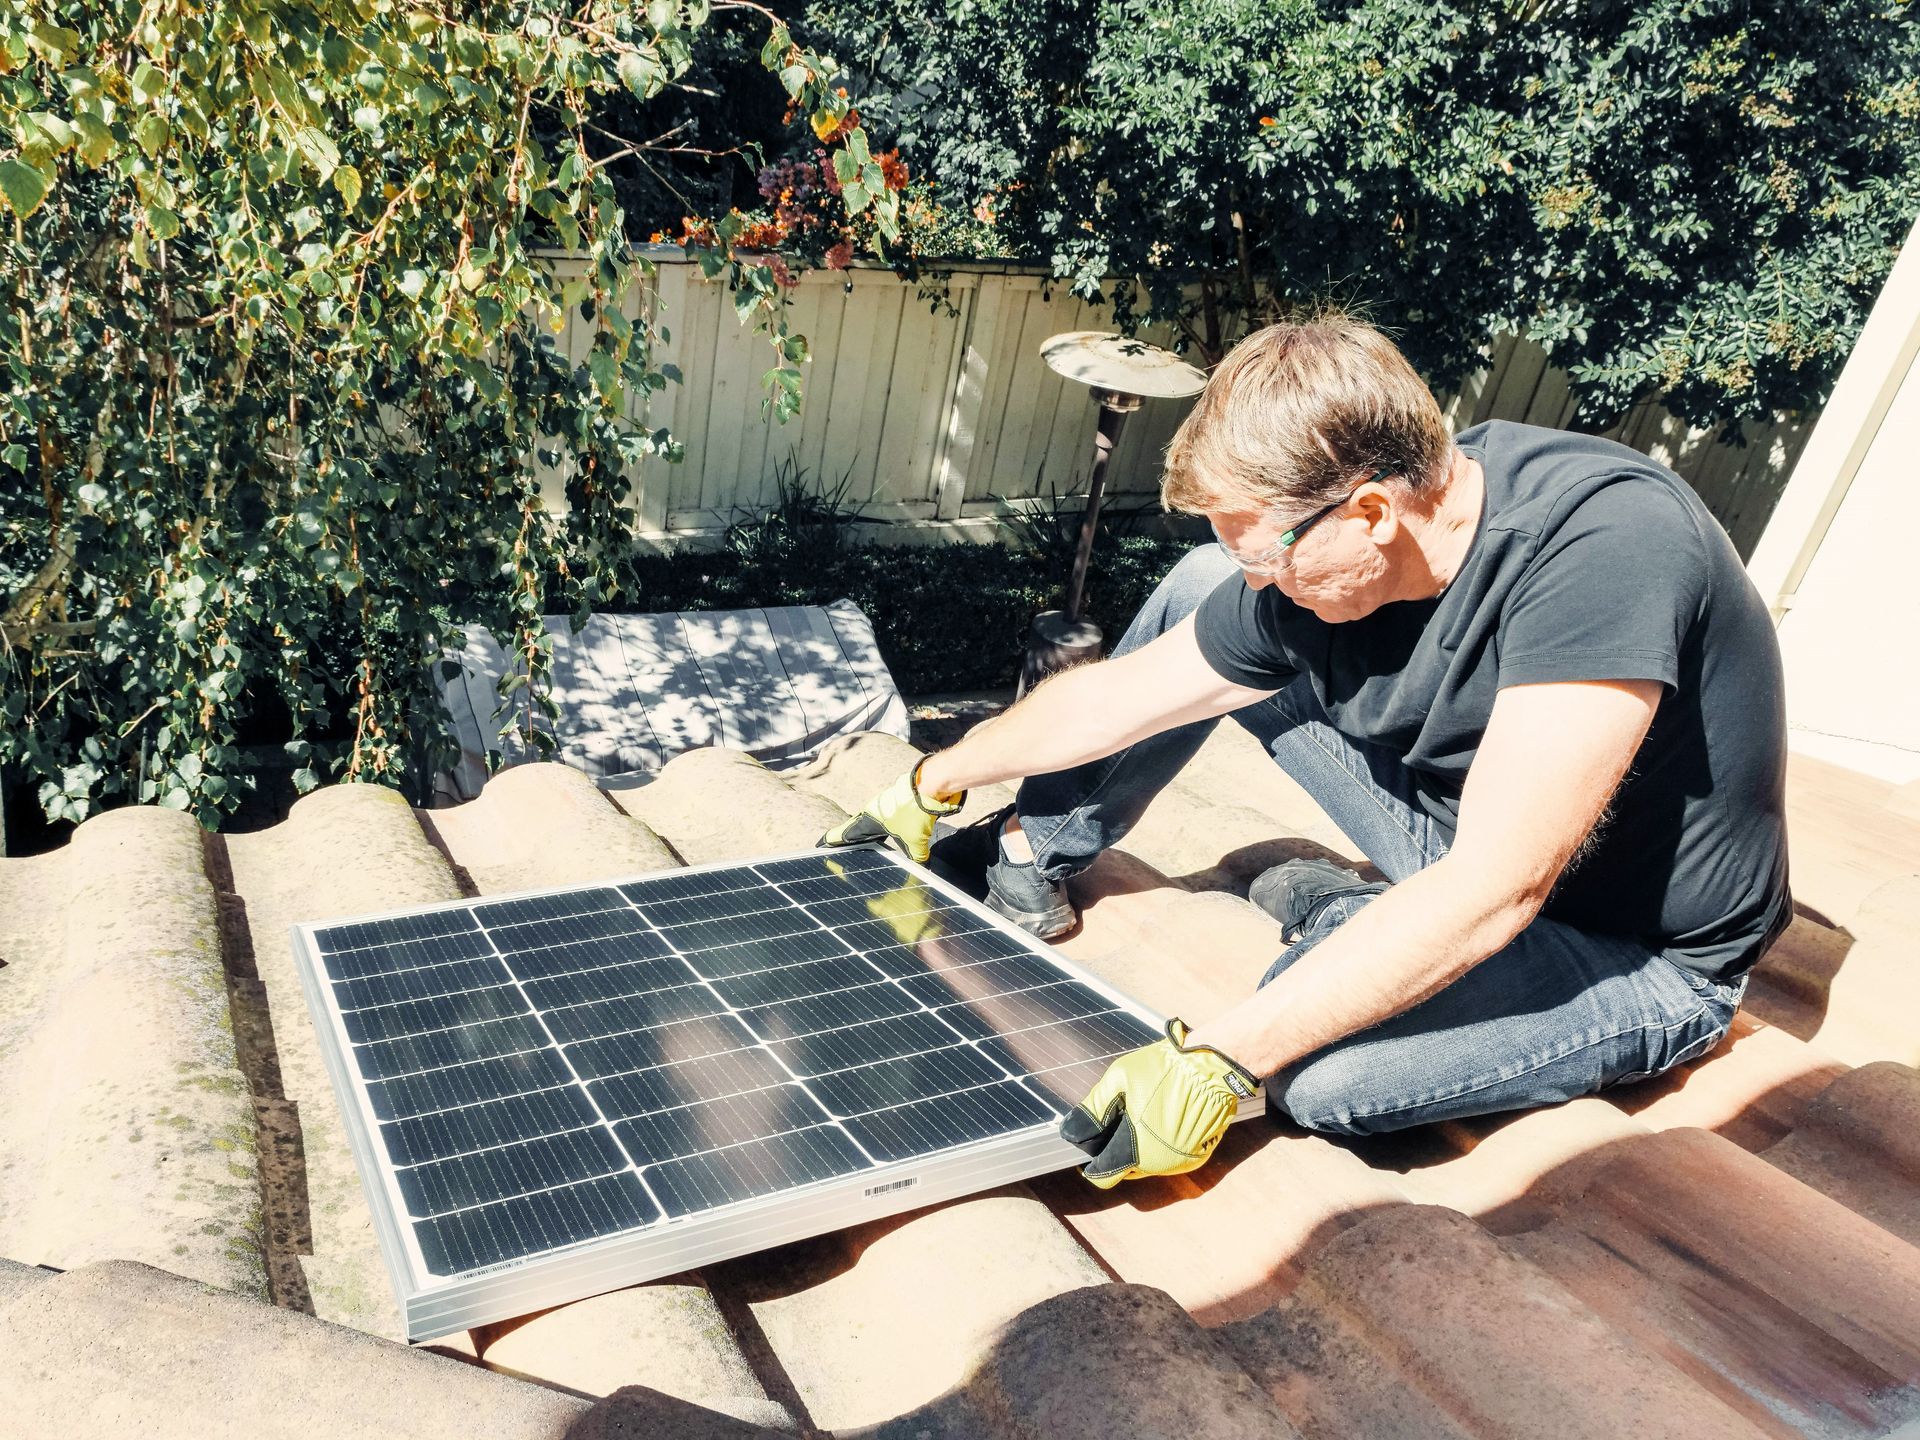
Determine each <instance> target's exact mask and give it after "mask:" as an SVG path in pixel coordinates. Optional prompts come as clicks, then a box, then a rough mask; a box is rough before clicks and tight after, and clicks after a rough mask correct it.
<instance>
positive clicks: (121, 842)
mask: <svg viewBox="0 0 1920 1440" xmlns="http://www.w3.org/2000/svg"><path fill="white" fill-rule="evenodd" d="M200 834H201V832H200V828H199V827H198V826H197V825H195V824H194V822H193V821H192V820H191V819H189V818H188V817H187V816H185V815H182V814H179V813H177V812H175V811H170V810H158V809H151V808H149V809H137V810H119V811H114V812H111V813H109V814H105V815H102V816H99V817H98V818H96V819H93V820H89V821H88V822H87V823H86V824H84V825H82V826H80V827H79V829H78V830H76V831H75V832H74V836H73V839H72V841H71V842H70V843H69V844H68V845H67V846H66V848H65V849H63V850H61V851H59V852H57V853H56V854H54V855H51V856H43V857H37V858H34V859H31V860H25V861H22V860H6V861H0V874H6V875H9V876H19V877H20V878H22V879H27V878H30V883H31V886H32V888H33V890H34V891H35V892H36V893H35V899H34V901H33V903H32V905H31V906H29V907H23V908H24V909H25V910H26V912H27V914H28V915H30V916H31V917H32V918H31V919H30V920H29V921H28V925H23V926H21V928H19V929H17V930H14V931H13V934H12V937H11V938H10V940H9V942H8V953H7V955H6V960H7V964H6V968H5V969H4V970H0V1114H4V1115H5V1116H6V1117H7V1121H6V1124H5V1125H3V1126H0V1254H10V1255H16V1256H21V1257H24V1258H26V1259H29V1260H32V1261H34V1262H36V1263H41V1264H48V1265H55V1266H60V1267H70V1266H74V1265H82V1264H85V1263H86V1262H88V1261H90V1260H97V1259H104V1258H107V1257H109V1256H120V1257H123V1258H124V1257H130V1258H137V1259H141V1260H145V1261H148V1262H150V1263H152V1264H155V1265H165V1266H168V1267H169V1268H171V1269H173V1270H176V1271H179V1272H181V1273H184V1274H189V1275H193V1276H196V1277H198V1278H201V1279H204V1280H208V1281H211V1282H213V1283H215V1284H219V1285H224V1286H227V1287H229V1288H232V1289H235V1290H241V1291H247V1292H250V1293H254V1294H264V1293H265V1285H264V1276H263V1271H262V1267H261V1261H260V1241H259V1230H260V1199H259V1189H258V1186H257V1184H256V1181H255V1177H254V1117H253V1107H252V1103H251V1101H250V1099H249V1097H248V1092H247V1086H246V1082H245V1080H244V1079H243V1077H242V1076H241V1074H240V1072H239V1069H238V1066H237V1061H236V1057H235V1053H234V1040H233V1032H232V1028H231V1025H230V1022H229V1018H228V1006H227V988H226V979H225V972H224V970H223V967H222V963H221V952H220V936H219V920H218V911H217V908H216V905H215V902H214V894H213V889H212V887H211V886H210V885H209V884H208V883H207V879H206V875H205V873H204V871H203V869H202V867H201V855H200ZM16 867H18V868H17V869H16ZM7 923H8V924H9V925H10V926H12V925H19V924H20V920H19V919H15V920H13V921H10V922H7ZM29 927H30V928H29Z"/></svg>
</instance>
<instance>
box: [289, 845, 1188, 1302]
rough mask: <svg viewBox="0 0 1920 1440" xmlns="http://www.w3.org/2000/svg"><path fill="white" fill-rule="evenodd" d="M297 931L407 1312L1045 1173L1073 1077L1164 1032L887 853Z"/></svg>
mask: <svg viewBox="0 0 1920 1440" xmlns="http://www.w3.org/2000/svg"><path fill="white" fill-rule="evenodd" d="M388 922H393V923H391V924H389V923H388ZM656 922H657V923H656ZM323 929H324V932H325V934H324V939H325V942H326V944H325V954H324V958H323V955H322V936H321V931H322V930H323ZM495 931H498V939H497V941H496V939H495V936H494V932H495ZM302 932H304V937H303V938H302V939H300V940H299V941H298V943H297V944H296V953H297V954H299V955H300V956H301V958H302V967H303V968H302V985H303V987H304V988H306V989H307V994H308V1001H309V1004H310V1005H311V1006H313V1007H314V1010H315V1017H316V1020H318V1021H321V1022H322V1023H321V1028H322V1031H323V1037H325V1036H331V1037H332V1039H331V1040H330V1043H329V1047H328V1053H327V1057H326V1058H327V1064H328V1069H329V1074H330V1077H331V1078H332V1079H333V1082H334V1084H335V1086H336V1088H337V1090H338V1091H339V1093H340V1097H341V1101H342V1105H343V1108H345V1109H346V1110H347V1111H348V1112H349V1115H350V1118H352V1115H354V1114H360V1115H363V1116H364V1119H363V1120H360V1121H358V1122H356V1123H355V1124H352V1125H350V1126H349V1129H350V1132H351V1133H352V1136H353V1139H354V1147H355V1156H356V1160H357V1161H359V1162H360V1164H361V1166H362V1169H363V1174H364V1176H365V1178H366V1181H367V1184H368V1186H369V1194H370V1195H379V1196H383V1197H385V1199H384V1201H383V1204H381V1205H376V1207H375V1209H376V1229H377V1230H378V1232H379V1235H380V1239H381V1245H382V1250H383V1253H385V1254H386V1255H387V1257H388V1263H389V1265H390V1267H391V1268H392V1269H393V1272H394V1276H395V1282H396V1287H397V1288H399V1289H400V1290H401V1292H402V1297H403V1305H404V1307H405V1309H406V1312H407V1315H408V1326H409V1333H410V1335H411V1336H412V1337H413V1338H416V1339H422V1338H430V1336H431V1335H435V1334H444V1333H446V1332H447V1331H448V1330H449V1329H453V1328H458V1326H457V1324H455V1323H452V1322H454V1321H460V1322H463V1323H467V1324H471V1323H477V1322H478V1321H479V1320H482V1319H485V1318H504V1317H506V1316H508V1315H511V1314H518V1313H524V1312H525V1310H526V1309H528V1308H531V1304H530V1297H537V1296H541V1295H548V1296H549V1297H550V1298H549V1299H548V1300H547V1301H546V1303H559V1302H561V1301H564V1300H565V1299H568V1298H578V1297H579V1296H580V1295H583V1294H588V1293H592V1292H593V1291H595V1290H599V1289H605V1288H610V1287H612V1286H616V1285H622V1284H629V1283H635V1282H636V1281H638V1280H642V1279H648V1278H653V1277H655V1276H658V1275H661V1274H668V1273H673V1271H675V1270H678V1269H684V1268H687V1267H688V1266H690V1265H694V1264H700V1263H705V1261H706V1260H708V1259H713V1258H720V1257H721V1256H723V1255H726V1254H738V1253H740V1251H741V1250H742V1249H743V1248H758V1246H759V1245H761V1244H770V1243H779V1238H780V1237H785V1238H800V1236H802V1235H805V1234H817V1233H819V1232H820V1230H822V1229H826V1228H834V1226H835V1225H836V1224H838V1223H847V1221H848V1220H849V1219H851V1218H854V1217H856V1216H869V1215H872V1216H877V1215H880V1214H887V1213H893V1212H895V1211H897V1210H899V1209H904V1208H908V1207H909V1206H917V1205H921V1204H927V1203H934V1202H936V1201H937V1200H940V1199H946V1198H952V1197H954V1196H957V1195H961V1194H965V1193H969V1192H970V1191H971V1190H974V1189H977V1188H979V1186H980V1185H981V1184H986V1185H990V1184H993V1183H1000V1181H999V1180H990V1179H986V1178H984V1177H987V1176H1001V1177H1002V1178H1003V1179H1004V1178H1024V1177H1025V1176H1028V1175H1032V1174H1036V1173H1039V1172H1040V1171H1041V1170H1044V1169H1050V1168H1054V1167H1056V1166H1058V1165H1060V1164H1063V1163H1066V1158H1065V1156H1064V1155H1063V1153H1062V1148H1061V1147H1062V1146H1063V1145H1064V1142H1061V1141H1059V1140H1058V1137H1057V1135H1055V1133H1054V1130H1053V1124H1052V1122H1053V1120H1054V1119H1055V1118H1056V1117H1057V1116H1058V1114H1060V1113H1061V1112H1062V1111H1063V1110H1064V1109H1065V1107H1066V1106H1067V1105H1068V1104H1071V1103H1072V1098H1073V1097H1070V1096H1068V1095H1067V1094H1065V1093H1064V1092H1065V1091H1066V1090H1067V1089H1069V1088H1071V1087H1072V1086H1073V1085H1079V1087H1080V1089H1081V1091H1082V1092H1083V1091H1084V1088H1085V1084H1086V1083H1090V1081H1089V1080H1086V1079H1084V1078H1083V1077H1085V1076H1086V1074H1087V1073H1088V1071H1089V1070H1090V1068H1091V1067H1095V1066H1104V1064H1105V1063H1107V1060H1106V1056H1107V1055H1108V1054H1117V1053H1119V1051H1120V1050H1121V1049H1122V1048H1130V1046H1131V1045H1134V1044H1139V1043H1142V1040H1141V1033H1142V1032H1143V1031H1144V1032H1145V1033H1146V1035H1147V1036H1148V1037H1149V1038H1150V1037H1151V1035H1152V1034H1153V1033H1156V1032H1155V1031H1154V1029H1153V1027H1152V1026H1151V1025H1150V1024H1147V1023H1146V1022H1145V1020H1144V1017H1143V1016H1142V1015H1141V1014H1138V1013H1134V1012H1135V1011H1137V1007H1135V1006H1134V1005H1133V1002H1131V1001H1128V1000H1127V999H1126V998H1125V997H1124V996H1120V995H1119V994H1118V993H1117V992H1114V991H1112V990H1111V989H1110V988H1109V987H1108V986H1106V985H1105V984H1104V983H1103V982H1101V981H1099V980H1098V979H1097V978H1096V977H1091V976H1087V975H1085V974H1084V972H1082V971H1080V969H1079V967H1077V966H1074V965H1072V964H1071V963H1067V962H1063V961H1060V960H1059V959H1058V957H1055V956H1054V955H1052V954H1051V952H1049V951H1048V950H1047V949H1045V948H1044V947H1041V946H1039V945H1038V944H1037V943H1035V942H1031V941H1028V940H1027V939H1026V938H1025V937H1014V936H1013V935H1012V934H1011V933H1010V931H1008V930H1007V927H1005V926H1004V925H1003V924H1002V922H999V921H996V920H995V919H993V918H992V917H991V916H989V915H987V914H986V913H985V911H984V909H983V907H981V906H980V905H979V904H978V902H976V901H973V900H970V899H968V898H967V897H965V896H963V895H961V894H960V893H959V892H958V891H956V890H954V889H953V888H952V887H951V886H950V885H947V884H946V883H945V882H940V881H937V880H934V879H933V878H932V877H927V876H925V875H924V872H921V871H919V870H918V869H917V868H916V867H913V866H911V865H910V864H908V863H907V862H905V861H903V860H899V859H897V858H895V857H893V856H892V855H890V854H882V853H879V852H875V851H861V850H856V851H852V852H836V853H834V854H832V855H826V854H822V853H821V852H809V853H805V854H801V855H795V856H788V857H779V858H776V859H773V860H768V861H755V862H748V863H746V864H730V865H729V864H720V865H713V866H702V867H692V868H690V869H688V870H683V871H673V872H668V873H667V874H665V875H654V876H647V877H642V878H640V879H637V880H634V881H624V882H616V883H606V882H601V883H599V884H587V885H581V886H576V887H569V888H566V889H561V890H554V891H548V892H544V893H540V894H533V895H527V896H510V897H504V898H503V899H499V900H486V901H471V900H469V901H462V902H453V903H450V904H446V905H443V906H439V907H435V908H434V909H432V910H423V911H410V912H405V913H404V914H402V915H398V916H385V917H381V916H374V917H365V918H363V919H356V920H355V921H353V922H350V923H348V924H345V925H333V926H326V927H320V926H303V927H296V935H297V936H299V935H301V934H302ZM342 941H352V942H354V943H353V944H351V945H344V944H342ZM383 941H384V942H385V943H381V942H383ZM1049 966H1051V968H1052V970H1053V971H1055V972H1058V973H1057V976H1056V978H1054V979H1051V980H1049V979H1047V978H1046V976H1047V974H1048V967H1049ZM495 967H498V968H495ZM1036 967H1038V968H1036ZM509 994H511V995H512V997H513V998H512V1000H511V1002H510V1001H509V999H508V996H509ZM692 997H698V999H693V998H692ZM516 1006H525V1007H526V1008H525V1009H518V1008H515V1007H516ZM686 1008H693V1009H697V1010H700V1011H702V1012H705V1013H700V1014H696V1015H690V1016H682V1013H681V1012H682V1010H683V1009H686ZM329 1012H330V1015H329ZM354 1012H364V1013H359V1014H357V1015H355V1018H354V1019H353V1020H352V1021H351V1022H350V1021H349V1019H348V1016H349V1015H353V1014H354ZM591 1012H602V1014H601V1016H600V1018H592V1014H591ZM549 1014H553V1015H554V1016H555V1017H556V1021H555V1023H549V1021H548V1019H547V1016H548V1015H549ZM675 1017H678V1018H675ZM640 1020H644V1021H646V1022H647V1023H646V1024H645V1025H644V1026H643V1027H642V1028H640V1029H638V1030H634V1031H628V1030H625V1029H612V1030H609V1029H608V1026H609V1025H615V1024H618V1025H625V1024H630V1023H634V1022H636V1021H640ZM994 1022H997V1023H999V1024H1002V1025H1005V1026H1007V1027H1008V1028H1007V1029H1006V1030H1004V1031H1001V1030H996V1029H995V1023H994ZM350 1023H351V1024H352V1026H353V1027H354V1032H355V1034H357V1035H358V1036H360V1037H362V1038H363V1039H365V1040H366V1041H368V1042H369V1043H366V1044H361V1043H357V1042H356V1039H355V1038H354V1035H353V1034H349V1033H348V1026H349V1024H350ZM422 1026H431V1027H434V1028H431V1029H423V1028H421V1027H422ZM530 1037H537V1038H538V1043H537V1044H534V1045H533V1046H531V1047H530V1048H525V1049H522V1048H519V1047H521V1046H523V1045H525V1044H526V1043H527V1040H528V1039H529V1038H530ZM778 1037H791V1038H786V1039H783V1038H778ZM1090 1052H1091V1053H1090ZM962 1057H964V1058H962ZM422 1061H428V1062H432V1063H429V1064H426V1065H425V1067H424V1068H420V1069H412V1068H407V1067H409V1066H412V1065H418V1064H420V1063H421V1062H422ZM1055 1071H1057V1072H1058V1077H1057V1078H1051V1077H1053V1076H1054V1072H1055ZM929 1091H931V1092H934V1093H926V1092H929ZM976 1152H977V1153H978V1155H979V1157H980V1158H978V1159H973V1158H969V1157H972V1156H974V1155H975V1154H976ZM609 1167H616V1168H609ZM401 1172H406V1173H405V1175H404V1187H403V1184H402V1178H403V1177H402V1173H401ZM603 1172H604V1173H603ZM903 1173H904V1174H906V1175H908V1176H909V1177H910V1180H909V1184H908V1188H907V1189H906V1190H904V1191H903V1190H900V1189H898V1188H896V1184H895V1182H893V1181H892V1180H891V1179H890V1178H889V1177H892V1176H898V1175H901V1174H903ZM582 1177H585V1178H582ZM923 1181H924V1183H926V1184H928V1185H929V1187H930V1188H929V1189H927V1190H924V1191H922V1190H918V1189H916V1188H913V1187H915V1186H918V1185H919V1184H921V1183H923ZM409 1195H410V1196H411V1200H410V1199H409ZM814 1197H817V1198H814ZM849 1207H850V1208H849ZM383 1209H384V1211H385V1212H386V1213H384V1214H383V1213H380V1212H382V1210H383ZM836 1215H837V1216H838V1217H839V1218H838V1219H837V1220H835V1219H833V1218H830V1217H834V1216H836ZM689 1225H694V1226H696V1228H694V1229H692V1230H688V1229H686V1228H685V1227H687V1226H689ZM749 1236H751V1237H757V1238H753V1239H751V1240H749V1239H748V1238H747V1237H749ZM601 1255H603V1256H605V1257H606V1261H607V1265H609V1266H612V1267H613V1268H611V1269H609V1268H606V1266H603V1265H601V1264H600V1263H598V1262H596V1261H593V1260H592V1259H591V1258H590V1257H592V1256H601ZM561 1277H572V1278H571V1279H567V1280H564V1281H563V1279H562V1278H561ZM563 1285H564V1286H566V1287H571V1288H566V1289H564V1290H563V1289H562V1288H558V1287H562V1286H563ZM483 1310H484V1311H486V1313H484V1314H483V1313H482V1311H483ZM428 1327H431V1328H430V1329H429V1328H428Z"/></svg>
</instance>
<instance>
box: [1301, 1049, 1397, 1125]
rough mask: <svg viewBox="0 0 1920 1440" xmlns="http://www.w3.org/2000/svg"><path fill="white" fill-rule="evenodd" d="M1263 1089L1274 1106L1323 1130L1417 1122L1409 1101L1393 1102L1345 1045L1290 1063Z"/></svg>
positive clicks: (1302, 1122)
mask: <svg viewBox="0 0 1920 1440" xmlns="http://www.w3.org/2000/svg"><path fill="white" fill-rule="evenodd" d="M1370 1079H1372V1080H1374V1081H1375V1084H1373V1085H1370V1084H1369V1080H1370ZM1266 1092H1267V1103H1268V1105H1269V1106H1270V1107H1271V1108H1272V1109H1273V1110H1275V1111H1276V1112H1278V1113H1279V1114H1280V1115H1281V1116H1282V1117H1284V1118H1285V1119H1288V1120H1291V1121H1292V1122H1293V1123H1294V1124H1295V1125H1298V1126H1299V1127H1300V1128H1301V1129H1302V1130H1312V1131H1315V1132H1317V1133H1318V1134H1321V1135H1379V1134H1383V1133H1385V1132H1386V1131H1389V1130H1399V1129H1402V1128H1404V1127H1406V1126H1408V1125H1413V1124H1417V1123H1419V1122H1418V1118H1417V1116H1416V1115H1415V1114H1414V1113H1412V1111H1411V1109H1410V1107H1406V1108H1397V1107H1396V1106H1395V1105H1394V1104H1393V1103H1392V1101H1393V1097H1390V1096H1385V1095H1382V1094H1381V1093H1380V1092H1379V1090H1378V1088H1377V1076H1373V1075H1370V1074H1369V1067H1367V1066H1366V1065H1365V1064H1364V1063H1363V1062H1360V1061H1359V1060H1358V1059H1357V1057H1356V1056H1355V1055H1354V1053H1353V1049H1352V1047H1348V1046H1344V1045H1338V1044H1336V1045H1333V1046H1330V1047H1329V1048H1327V1049H1325V1050H1322V1051H1320V1052H1318V1053H1317V1054H1314V1055H1311V1056H1309V1057H1308V1058H1307V1059H1305V1060H1302V1061H1300V1062H1299V1063H1298V1064H1295V1065H1290V1066H1288V1067H1287V1068H1286V1069H1285V1070H1282V1071H1280V1072H1279V1074H1277V1075H1275V1076H1273V1077H1272V1078H1271V1079H1269V1080H1268V1081H1267V1084H1266Z"/></svg>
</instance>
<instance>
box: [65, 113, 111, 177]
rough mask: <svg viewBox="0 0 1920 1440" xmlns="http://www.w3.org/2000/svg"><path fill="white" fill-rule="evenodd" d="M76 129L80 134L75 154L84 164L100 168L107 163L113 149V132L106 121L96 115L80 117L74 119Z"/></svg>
mask: <svg viewBox="0 0 1920 1440" xmlns="http://www.w3.org/2000/svg"><path fill="white" fill-rule="evenodd" d="M73 123H74V128H75V129H76V130H78V131H79V132H80V138H79V142H78V144H77V145H76V146H75V148H74V153H75V154H76V155H78V156H79V157H80V161H81V163H82V164H84V165H86V166H88V167H90V168H98V167H99V166H100V165H102V164H103V163H105V161H106V158H107V156H108V155H109V154H110V153H111V152H112V149H113V131H112V130H110V129H109V128H108V127H107V124H106V122H105V121H103V120H101V119H100V118H99V117H98V116H96V115H79V116H76V117H75V118H74V122H73Z"/></svg>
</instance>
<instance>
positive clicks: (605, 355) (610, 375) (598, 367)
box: [587, 350, 620, 400]
mask: <svg viewBox="0 0 1920 1440" xmlns="http://www.w3.org/2000/svg"><path fill="white" fill-rule="evenodd" d="M587 370H588V373H590V374H591V375H592V376H593V384H594V388H595V389H597V390H598V391H599V392H600V393H601V394H602V395H604V396H606V397H607V398H608V399H609V400H617V399H619V397H620V362H619V361H617V360H615V359H614V358H613V352H612V351H611V350H595V351H594V352H593V353H592V354H591V355H589V356H588V357H587Z"/></svg>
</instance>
